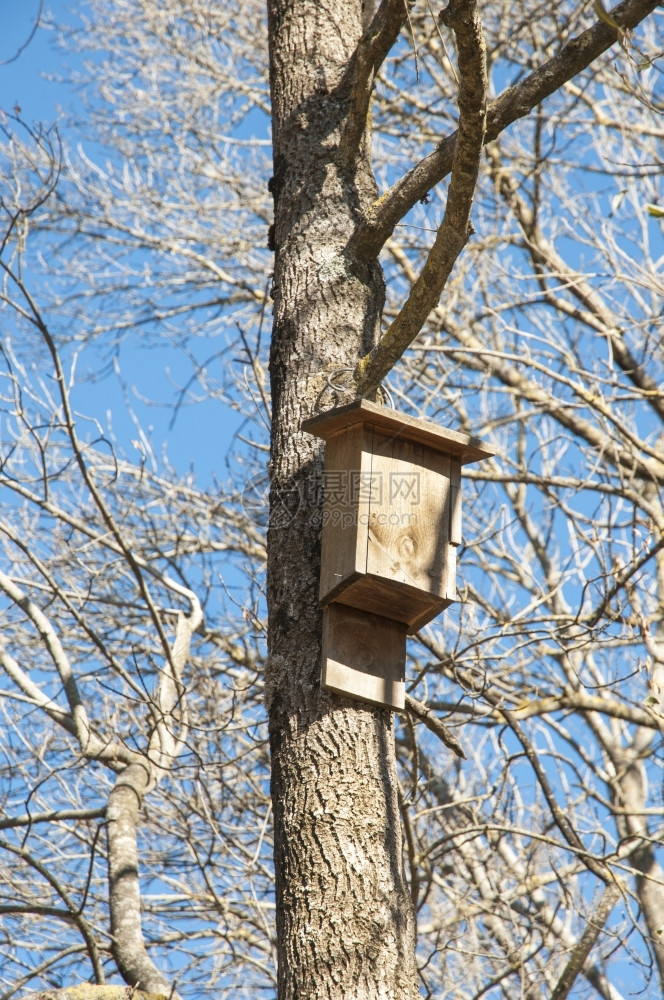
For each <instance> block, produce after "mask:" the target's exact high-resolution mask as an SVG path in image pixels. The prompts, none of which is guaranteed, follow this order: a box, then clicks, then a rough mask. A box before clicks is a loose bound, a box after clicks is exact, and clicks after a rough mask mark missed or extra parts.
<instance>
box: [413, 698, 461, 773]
mask: <svg viewBox="0 0 664 1000" xmlns="http://www.w3.org/2000/svg"><path fill="white" fill-rule="evenodd" d="M406 708H407V709H408V711H409V712H410V714H411V715H414V716H415V718H416V719H419V720H420V722H423V723H424V725H425V726H426V727H427V729H429V730H430V731H431V732H432V733H434V735H435V736H437V737H438V739H439V740H440V741H441V743H444V744H445V746H446V747H447V748H448V750H451V751H452V752H453V753H455V754H456V755H457V757H463V759H464V760H465V759H466V755H465V753H464V750H463V747H462V746H461V744H460V743H459V741H458V739H457V738H456V736H454V734H453V733H451V732H450V731H449V729H448V728H447V726H445V725H444V724H443V723H442V722H441V721H440V719H439V718H438V717H437V716H436V715H434V713H433V712H432V711H431V709H430V708H429V706H428V705H425V704H424V702H421V701H417V699H415V698H413V697H412V695H409V694H407V695H406Z"/></svg>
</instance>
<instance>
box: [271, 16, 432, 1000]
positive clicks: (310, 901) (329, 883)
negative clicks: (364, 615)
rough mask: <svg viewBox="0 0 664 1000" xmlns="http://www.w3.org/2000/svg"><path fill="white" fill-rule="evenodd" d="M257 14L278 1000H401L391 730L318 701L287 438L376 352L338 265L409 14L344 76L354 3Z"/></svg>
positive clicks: (386, 720)
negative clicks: (268, 241)
mask: <svg viewBox="0 0 664 1000" xmlns="http://www.w3.org/2000/svg"><path fill="white" fill-rule="evenodd" d="M268 11H269V36H270V56H271V90H272V101H273V143H274V178H273V180H272V182H271V189H272V192H273V195H274V202H275V244H276V261H275V271H274V331H273V340H272V353H271V362H270V374H271V379H272V398H273V427H272V451H271V493H272V499H271V523H270V529H269V536H268V548H269V551H270V558H269V564H268V601H269V652H270V666H269V676H268V678H267V701H268V708H269V715H270V739H271V750H272V798H273V803H274V811H275V867H276V879H277V883H276V889H277V914H278V917H277V919H278V934H279V995H280V997H282V998H286V997H289V998H291V997H293V998H295V997H297V998H298V1000H305V998H307V997H310V998H312V1000H313V998H316V1000H321V998H323V997H330V998H332V997H339V998H341V997H343V998H347V997H350V996H352V997H356V998H358V1000H359V998H371V997H376V998H378V997H381V998H383V1000H387V998H389V997H394V998H396V997H399V998H400V1000H407V998H409V997H415V996H417V994H418V988H417V976H416V970H415V963H414V919H413V910H412V904H411V900H410V895H409V892H408V887H407V884H406V879H405V876H404V870H403V864H402V852H401V828H400V819H399V808H398V798H397V779H396V766H395V752H394V739H393V729H392V718H391V713H390V712H387V711H382V710H379V709H373V708H362V707H358V706H357V705H356V704H352V703H350V702H348V701H345V700H343V699H341V698H338V697H334V696H331V695H328V694H326V693H325V692H323V691H321V689H320V686H319V682H318V676H319V664H320V634H321V611H320V609H319V606H318V574H319V559H320V553H319V549H320V537H319V535H320V529H319V521H318V519H317V518H316V516H315V515H316V513H317V511H318V507H317V502H316V496H315V494H316V481H317V478H318V479H320V475H319V474H320V470H321V448H320V443H319V442H318V441H317V440H316V439H314V438H312V437H311V436H309V435H308V434H305V433H303V432H302V431H300V429H299V428H300V424H301V422H302V420H303V419H305V418H306V417H308V416H310V415H312V414H313V413H315V412H316V410H317V407H318V406H319V403H320V401H319V399H318V397H319V394H320V389H321V383H320V378H319V377H317V376H319V375H320V373H321V371H322V370H326V371H332V372H333V371H334V369H336V368H338V369H348V368H349V367H352V366H354V365H355V363H356V362H357V360H358V358H360V357H361V356H362V355H363V354H365V353H366V352H367V351H368V350H370V349H371V348H372V347H373V346H374V344H375V342H376V339H377V336H378V331H379V323H380V315H381V309H382V305H383V300H384V283H383V278H382V274H381V270H380V267H379V265H378V264H377V262H375V261H370V262H369V263H368V264H361V265H357V264H355V262H354V261H353V260H352V259H350V258H349V257H348V256H347V255H346V253H345V247H346V245H347V243H348V241H349V239H350V237H351V236H352V234H353V232H354V230H355V228H356V226H357V224H358V222H359V220H360V219H361V218H362V217H363V215H364V214H365V213H366V211H367V210H368V207H369V205H370V204H371V203H372V202H373V201H374V200H375V198H376V196H377V188H376V184H375V181H374V178H373V174H372V170H371V165H370V161H369V149H368V144H369V140H368V133H367V129H366V115H364V114H363V111H364V109H362V108H361V107H358V106H357V104H354V103H353V97H354V95H357V88H356V87H355V86H354V82H355V81H356V80H357V77H358V76H359V75H360V74H362V73H364V78H365V79H367V78H368V75H369V74H367V72H366V65H367V63H369V62H371V61H372V60H374V59H380V57H381V55H380V53H381V49H382V50H383V51H384V50H385V45H388V46H389V43H390V41H391V40H393V39H394V37H395V36H396V34H397V33H398V30H399V28H400V26H401V23H402V20H403V19H404V18H405V12H406V8H405V6H404V5H403V4H402V3H401V2H400V0H399V2H398V3H392V2H389V3H384V4H383V6H382V8H381V10H380V11H379V12H378V15H377V16H376V18H375V19H374V22H373V23H374V24H375V25H376V29H375V30H372V26H371V25H370V26H369V28H368V30H367V33H366V35H365V40H366V45H365V47H364V50H363V51H361V52H360V56H361V57H362V58H359V57H358V58H357V59H356V61H355V63H354V62H353V61H352V60H351V56H352V55H353V52H354V50H355V49H356V46H357V43H358V41H359V39H360V37H361V35H362V5H361V3H360V0H353V2H350V3H340V2H335V3H333V4H330V5H321V4H319V3H318V2H315V0H295V2H293V0H272V2H270V3H269V5H268ZM379 29H382V30H383V32H384V37H383V38H381V36H380V30H379ZM372 46H373V48H372ZM362 59H364V60H365V64H364V66H359V67H358V66H357V65H356V63H358V62H362ZM331 402H332V400H331V399H330V397H329V396H328V397H327V399H326V400H325V404H324V405H327V406H329V405H330V404H331Z"/></svg>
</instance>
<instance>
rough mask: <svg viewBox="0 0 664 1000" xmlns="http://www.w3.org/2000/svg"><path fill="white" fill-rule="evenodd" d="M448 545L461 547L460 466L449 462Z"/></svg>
mask: <svg viewBox="0 0 664 1000" xmlns="http://www.w3.org/2000/svg"><path fill="white" fill-rule="evenodd" d="M450 545H461V464H460V462H457V461H455V460H454V459H452V461H451V462H450Z"/></svg>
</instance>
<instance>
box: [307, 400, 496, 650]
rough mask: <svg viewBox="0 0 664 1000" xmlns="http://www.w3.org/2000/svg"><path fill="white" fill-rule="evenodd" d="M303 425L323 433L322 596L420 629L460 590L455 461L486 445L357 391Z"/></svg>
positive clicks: (483, 451) (472, 458) (476, 454)
mask: <svg viewBox="0 0 664 1000" xmlns="http://www.w3.org/2000/svg"><path fill="white" fill-rule="evenodd" d="M302 428H303V430H305V431H308V432H309V433H310V434H315V435H317V436H318V437H321V438H324V440H325V473H324V494H323V496H324V504H323V515H322V516H323V531H322V555H321V558H322V564H321V574H320V600H321V603H322V604H323V605H330V604H332V603H336V602H339V603H341V604H343V605H346V606H347V607H351V608H357V609H360V610H363V611H367V612H369V613H371V614H372V615H378V616H380V617H381V618H384V619H390V620H391V621H394V622H400V623H403V624H404V625H405V626H406V629H407V631H408V632H409V633H412V632H415V631H417V629H419V628H421V627H422V626H423V625H426V623H427V622H429V621H431V619H432V618H435V617H436V615H437V614H439V612H440V611H442V610H443V608H446V607H447V606H448V605H449V604H450V603H451V602H452V601H454V600H455V599H456V596H457V594H456V549H457V546H458V545H459V544H460V542H461V467H462V466H463V465H466V464H467V463H469V462H476V461H478V460H480V459H482V458H487V457H489V456H491V455H492V454H493V452H491V451H489V450H488V449H487V448H486V447H485V446H484V444H483V443H482V442H481V441H479V440H477V439H476V438H471V437H469V436H468V435H467V434H462V433H459V432H457V431H450V430H445V429H444V428H441V427H437V426H436V425H435V424H432V423H429V422H428V421H425V420H417V419H414V418H412V417H407V416H404V415H403V414H400V413H397V412H396V411H395V410H391V409H388V408H387V407H383V406H377V405H376V404H375V403H370V402H368V401H367V400H364V399H362V400H357V401H355V402H353V403H350V404H349V405H347V406H342V407H338V408H336V409H333V410H328V411H327V412H326V413H322V414H320V416H317V417H312V418H311V419H309V420H306V421H305V422H304V423H303V424H302Z"/></svg>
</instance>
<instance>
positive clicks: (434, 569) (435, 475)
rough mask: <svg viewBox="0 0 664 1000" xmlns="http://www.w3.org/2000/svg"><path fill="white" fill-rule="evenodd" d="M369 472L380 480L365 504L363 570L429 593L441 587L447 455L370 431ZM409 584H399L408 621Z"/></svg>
mask: <svg viewBox="0 0 664 1000" xmlns="http://www.w3.org/2000/svg"><path fill="white" fill-rule="evenodd" d="M372 473H373V474H374V476H375V478H376V479H378V480H380V481H381V482H382V484H383V489H382V493H381V496H380V498H376V499H374V501H373V502H372V503H371V509H370V515H369V517H370V524H369V544H368V546H367V566H366V571H367V573H368V574H369V575H371V576H378V577H383V578H385V579H389V580H394V581H396V582H399V583H402V584H407V585H408V588H411V587H413V588H416V589H417V590H419V591H421V592H422V594H426V595H430V597H431V598H432V601H431V603H432V604H433V605H437V604H438V602H439V599H440V598H441V597H444V596H445V595H446V592H447V580H448V572H447V550H448V537H449V508H448V504H449V482H450V479H449V477H450V457H449V455H444V454H441V453H440V452H436V451H433V450H432V449H431V448H429V447H425V446H423V445H421V444H418V443H413V442H410V441H404V440H398V439H395V438H393V437H386V436H385V435H384V434H382V433H378V432H376V433H374V441H373V462H372ZM409 594H410V589H405V588H404V589H403V592H402V601H403V603H404V609H408V610H407V616H406V617H403V615H399V614H398V608H396V607H394V608H391V609H390V611H389V612H384V613H385V614H388V613H389V614H390V615H391V616H392V617H401V619H402V620H404V621H409V620H410V617H411V610H410V608H409Z"/></svg>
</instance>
